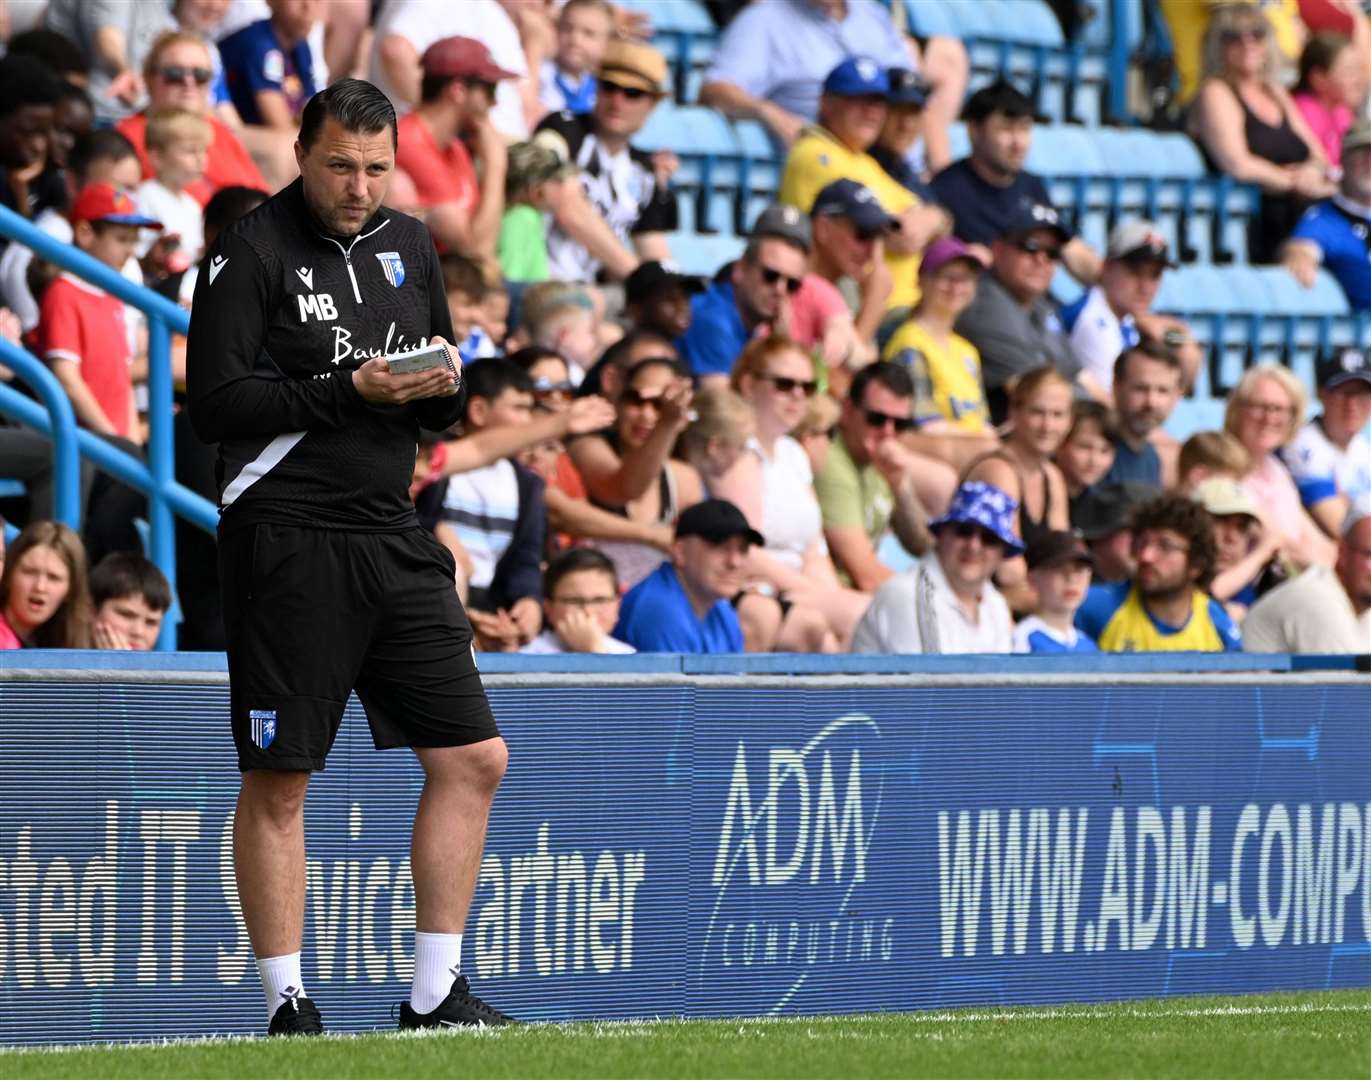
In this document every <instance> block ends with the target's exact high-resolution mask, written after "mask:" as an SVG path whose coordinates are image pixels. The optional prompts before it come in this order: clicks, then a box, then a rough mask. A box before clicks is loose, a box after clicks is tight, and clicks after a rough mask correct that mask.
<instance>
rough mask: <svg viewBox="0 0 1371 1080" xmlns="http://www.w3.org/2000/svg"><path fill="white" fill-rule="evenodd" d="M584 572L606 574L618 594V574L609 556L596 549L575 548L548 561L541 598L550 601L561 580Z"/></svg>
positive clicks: (544, 572)
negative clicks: (569, 575) (590, 571)
mask: <svg viewBox="0 0 1371 1080" xmlns="http://www.w3.org/2000/svg"><path fill="white" fill-rule="evenodd" d="M585 570H594V571H595V572H596V573H600V574H608V575H609V580H610V581H611V582H613V584H614V592H615V593H616V594H617V593H618V592H619V572H618V571H617V570H615V569H614V563H613V562H611V561H610V558H609V556H608V555H606V554H605V553H604V552H603V551H600V550H598V549H596V548H591V547H577V548H570V549H569V550H567V551H563V552H561V553H559V554H557V555H554V556H553V557H552V558H551V559H550V560H549V561H548V564H547V569H546V570H545V571H543V596H544V597H545V598H546V599H548V600H551V599H552V594H553V593H554V592H555V591H556V589H557V586H558V585H559V584H561V581H562V578H564V577H566V576H567V575H568V574H579V573H581V572H582V571H585Z"/></svg>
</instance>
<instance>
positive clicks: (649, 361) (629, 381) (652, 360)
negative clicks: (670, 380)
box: [624, 356, 690, 386]
mask: <svg viewBox="0 0 1371 1080" xmlns="http://www.w3.org/2000/svg"><path fill="white" fill-rule="evenodd" d="M654 367H663V368H666V369H667V370H668V371H669V372H671V373H672V374H673V375H675V376H676V377H677V378H678V379H686V378H689V377H690V372H689V371H687V370H686V366H685V365H684V364H683V363H681V362H680V361H679V360H674V359H672V358H671V357H670V356H645V357H643V358H642V359H641V360H639V361H638V362H637V363H636V364H634V365H633V366H632V367H631V368H629V369H628V370H627V371H625V372H624V385H625V386H632V385H633V380H634V379H636V378H637V377H638V373H639V372H640V371H646V370H647V369H648V368H654Z"/></svg>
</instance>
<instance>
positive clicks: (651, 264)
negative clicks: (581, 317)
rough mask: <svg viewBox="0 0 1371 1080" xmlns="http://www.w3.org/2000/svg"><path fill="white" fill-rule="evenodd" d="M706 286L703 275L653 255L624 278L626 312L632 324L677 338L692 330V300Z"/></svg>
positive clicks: (667, 336) (673, 338) (664, 335)
mask: <svg viewBox="0 0 1371 1080" xmlns="http://www.w3.org/2000/svg"><path fill="white" fill-rule="evenodd" d="M704 288H705V284H704V282H702V281H701V280H700V279H699V278H697V277H691V276H690V275H688V274H680V273H677V272H676V271H675V270H672V269H671V268H669V267H668V266H666V265H665V264H663V263H660V262H657V261H656V260H653V259H649V260H648V261H646V262H643V263H639V264H638V269H636V270H634V271H633V273H631V274H629V276H628V280H627V281H625V282H624V314H625V315H626V316H627V317H628V320H629V325H630V326H634V327H640V328H644V329H647V330H653V331H656V332H657V333H659V334H661V335H662V336H663V337H666V338H670V339H672V340H675V339H676V338H679V337H683V336H684V335H685V334H686V333H687V332H688V331H689V330H690V322H691V314H692V313H691V300H692V298H693V297H696V296H698V295H699V294H700V293H701V292H703V291H704Z"/></svg>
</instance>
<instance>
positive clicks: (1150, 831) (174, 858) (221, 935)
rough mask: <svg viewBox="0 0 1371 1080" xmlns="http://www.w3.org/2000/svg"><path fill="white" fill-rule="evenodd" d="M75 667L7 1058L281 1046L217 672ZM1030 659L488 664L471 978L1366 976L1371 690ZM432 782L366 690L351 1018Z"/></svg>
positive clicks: (28, 809) (974, 985)
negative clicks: (839, 665) (13, 1049)
mask: <svg viewBox="0 0 1371 1080" xmlns="http://www.w3.org/2000/svg"><path fill="white" fill-rule="evenodd" d="M56 655H57V654H48V658H49V659H50V660H52V658H53V657H55V656H56ZM105 656H106V657H108V656H109V654H105ZM538 659H539V660H542V659H544V658H538ZM20 660H24V661H25V662H26V663H27V664H28V665H30V666H27V667H23V668H20V667H17V666H16V665H17V663H18V662H19V661H20ZM85 662H86V663H88V662H89V661H85ZM767 662H768V663H770V664H773V665H775V664H780V663H783V661H780V660H776V659H774V658H771V659H769V660H768V661H767ZM45 663H46V661H44V659H43V658H42V656H41V655H29V656H25V655H23V654H9V655H8V656H7V657H6V659H5V662H4V665H0V1002H2V1003H3V1008H0V1042H7V1043H25V1042H60V1041H85V1040H93V1039H100V1040H104V1039H118V1040H123V1039H144V1038H162V1037H168V1036H201V1035H208V1034H211V1033H220V1034H224V1033H252V1032H258V1031H260V1030H261V1028H262V999H261V993H260V990H259V988H258V984H257V979H256V972H255V969H254V966H253V962H252V959H253V958H252V955H251V952H250V950H249V947H248V944H247V941H246V938H245V935H244V933H243V930H242V927H241V923H240V921H239V917H238V910H239V909H238V900H237V896H236V890H235V886H234V882H233V873H232V864H231V858H230V841H229V836H230V827H231V815H232V808H233V799H234V795H235V791H236V784H237V777H236V775H235V769H234V759H233V756H232V752H231V748H230V746H229V741H228V739H227V736H226V721H225V715H226V709H227V686H226V680H225V676H224V674H223V672H222V659H221V658H209V659H205V658H191V657H187V658H177V657H169V656H165V655H164V656H160V657H156V658H142V659H141V660H139V661H138V662H136V663H135V662H133V661H132V660H130V662H129V663H128V669H127V670H117V669H113V670H59V669H58V668H57V667H56V666H55V665H57V664H59V663H60V664H68V665H69V664H71V663H72V661H71V660H70V659H69V658H68V659H67V660H52V665H53V666H45ZM1015 663H1016V662H1014V661H1006V660H1004V659H1003V658H1000V659H999V660H997V661H996V662H995V664H994V668H995V669H996V670H995V671H994V672H991V673H984V672H982V673H974V674H967V673H962V674H946V673H945V674H926V673H924V674H920V673H909V672H907V673H905V674H894V675H883V676H867V675H861V674H829V675H813V676H807V677H797V676H794V675H790V674H785V675H767V674H755V673H754V674H684V673H682V669H683V667H684V666H685V665H683V664H682V663H681V661H680V658H671V657H667V658H653V657H641V658H636V659H635V660H633V661H632V662H631V663H628V664H620V665H619V666H617V667H616V668H614V669H613V670H611V669H609V668H607V667H606V666H605V665H603V664H601V665H600V666H599V670H598V671H597V670H591V669H590V668H592V667H593V665H586V664H581V665H580V666H581V667H582V668H587V670H582V671H578V672H575V673H567V674H534V673H531V672H529V671H527V670H522V669H521V667H520V665H519V664H518V663H517V662H511V661H509V660H505V661H501V662H496V663H493V664H487V665H486V666H487V669H488V670H489V669H490V668H504V669H505V671H506V672H507V673H505V674H500V673H491V674H488V678H487V681H488V684H489V686H490V693H491V697H492V701H493V704H494V708H495V712H496V715H497V717H498V718H499V721H500V724H501V727H502V728H503V730H504V734H505V737H506V739H507V740H508V742H509V745H510V751H511V767H510V771H509V775H508V778H507V779H506V781H505V784H504V787H503V788H502V790H501V793H500V796H499V799H498V801H497V804H496V808H495V813H494V819H493V821H492V825H491V833H490V842H489V845H488V848H487V852H486V855H485V860H484V863H483V868H482V873H481V879H480V883H479V886H478V888H477V892H476V897H475V902H474V905H473V909H472V915H471V919H470V921H469V924H468V928H467V929H468V933H467V939H466V942H465V945H464V950H463V963H464V970H465V971H466V972H467V973H468V974H470V975H471V976H472V978H473V981H474V983H475V985H476V987H477V989H478V992H479V993H481V994H482V995H484V996H486V997H488V998H489V1000H491V1001H493V1002H495V1003H496V1004H498V1005H499V1006H500V1007H501V1008H504V1009H506V1010H508V1011H510V1012H511V1013H513V1014H514V1015H516V1016H518V1017H520V1018H523V1019H529V1020H567V1019H589V1018H629V1017H664V1016H688V1017H704V1016H741V1015H760V1014H768V1013H842V1012H866V1011H874V1010H905V1009H922V1008H932V1007H950V1006H966V1005H988V1004H989V1005H1023V1004H1043V1003H1052V1002H1064V1001H1092V1000H1105V999H1118V998H1135V997H1156V996H1164V995H1180V994H1194V993H1211V992H1212V993H1225V994H1227V993H1241V992H1248V991H1253V992H1255V991H1265V990H1282V989H1288V990H1296V989H1316V988H1332V987H1348V986H1368V985H1371V944H1369V943H1368V941H1369V939H1371V679H1368V677H1367V676H1366V675H1364V674H1363V675H1359V674H1355V673H1353V672H1351V671H1319V672H1307V673H1293V674H1291V673H1287V674H1283V675H1279V676H1273V675H1269V674H1263V673H1260V672H1256V671H1238V672H1233V671H1228V672H1210V673H1204V672H1198V673H1194V674H1187V675H1160V674H1151V675H1149V674H1139V673H1134V674H1127V673H1118V672H1116V673H1113V674H1109V673H1104V674H1101V673H1098V672H1096V673H1092V674H1090V675H1080V674H1078V675H1067V674H1054V675H1047V676H1044V675H1025V674H1021V673H1018V672H1016V671H1014V670H1012V669H1013V668H1014V666H1015ZM1287 663H1288V661H1287ZM140 664H141V666H142V668H143V670H138V667H139V665H140ZM963 664H964V666H965V664H966V662H965V661H964V662H963ZM150 665H157V666H159V667H160V668H162V669H166V668H168V667H169V666H172V665H175V666H178V667H179V670H157V669H154V668H152V667H150ZM705 666H714V667H716V668H720V669H726V668H727V663H726V661H724V660H722V659H718V660H715V661H712V662H711V664H710V665H705ZM737 666H738V662H737V661H735V670H736V668H737ZM743 666H746V665H745V664H744V665H743ZM972 666H977V665H976V664H972ZM1125 666H1126V665H1125ZM1143 666H1144V667H1145V666H1146V665H1145V664H1144V665H1143ZM420 782H421V777H420V774H419V772H418V769H417V767H416V765H415V764H414V762H413V759H412V758H411V757H410V756H409V755H407V754H403V753H388V754H378V753H376V752H375V751H373V750H372V748H371V745H370V740H369V736H368V734H367V730H366V725H365V721H364V718H363V716H362V714H361V713H360V711H359V710H358V709H357V707H356V705H355V703H354V704H353V706H352V707H350V708H349V711H348V715H347V717H346V719H345V721H344V725H343V730H342V733H341V734H340V736H339V739H338V744H337V746H336V747H335V749H334V752H333V755H332V756H331V757H330V759H329V768H328V770H327V772H325V773H323V774H322V775H320V776H319V777H317V778H316V780H315V782H314V785H313V790H312V791H311V793H310V801H309V805H308V811H307V814H308V823H309V838H310V844H309V857H308V885H309V894H308V901H307V907H306V926H307V929H306V941H305V951H304V976H305V985H306V988H307V991H308V992H309V993H310V995H311V996H312V997H314V998H315V1000H316V1001H318V1002H319V1004H320V1006H321V1008H322V1010H323V1012H324V1016H325V1019H326V1021H327V1023H328V1024H329V1026H330V1028H331V1029H333V1030H335V1031H348V1030H364V1029H370V1028H374V1027H386V1026H389V1025H390V1024H392V1023H393V1021H392V1020H391V1014H390V1009H391V1007H392V1005H393V1004H394V1003H396V1002H398V1001H399V1000H400V999H401V998H402V997H403V996H404V995H405V993H406V992H407V988H408V980H409V978H410V974H411V970H412V958H411V956H410V952H409V950H410V946H411V937H410V930H411V928H412V925H413V892H412V888H411V886H410V882H409V867H408V860H407V858H406V855H407V850H408V825H409V821H410V818H411V815H412V813H413V809H414V805H415V801H416V798H417V796H418V792H419V787H420Z"/></svg>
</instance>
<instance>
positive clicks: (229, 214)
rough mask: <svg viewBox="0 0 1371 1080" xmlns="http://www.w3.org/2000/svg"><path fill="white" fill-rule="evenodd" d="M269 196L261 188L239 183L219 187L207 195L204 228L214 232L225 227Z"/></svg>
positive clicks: (245, 214) (255, 207)
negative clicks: (244, 185)
mask: <svg viewBox="0 0 1371 1080" xmlns="http://www.w3.org/2000/svg"><path fill="white" fill-rule="evenodd" d="M269 198H271V196H270V195H268V194H267V193H266V192H265V191H263V190H262V189H261V188H255V187H243V186H241V185H234V186H233V187H226V188H220V189H219V190H218V191H216V192H215V193H214V194H213V195H211V196H210V197H209V202H207V203H205V228H206V229H207V230H211V231H215V232H218V231H221V230H223V229H227V228H228V227H229V226H230V225H232V224H233V223H234V222H235V221H237V220H238V219H239V218H241V217H246V216H247V215H248V214H250V213H252V211H254V210H256V209H257V208H258V207H259V206H261V205H262V204H263V203H264V202H266V201H267V199H269Z"/></svg>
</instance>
